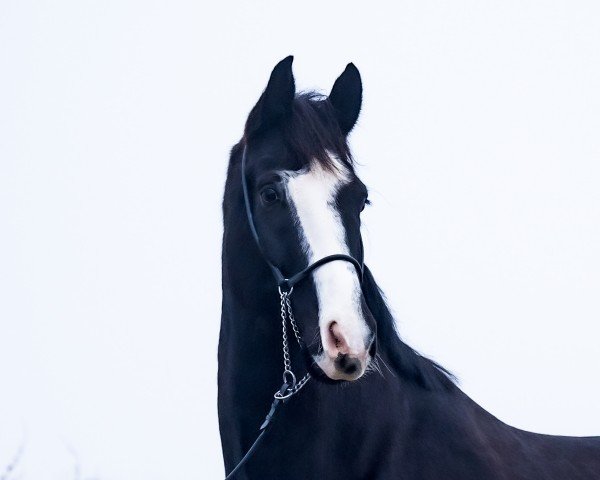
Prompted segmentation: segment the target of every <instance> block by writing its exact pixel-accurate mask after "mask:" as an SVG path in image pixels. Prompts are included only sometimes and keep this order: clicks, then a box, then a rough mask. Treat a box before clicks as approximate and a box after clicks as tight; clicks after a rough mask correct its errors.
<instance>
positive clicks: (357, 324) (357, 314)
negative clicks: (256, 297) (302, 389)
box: [286, 157, 369, 375]
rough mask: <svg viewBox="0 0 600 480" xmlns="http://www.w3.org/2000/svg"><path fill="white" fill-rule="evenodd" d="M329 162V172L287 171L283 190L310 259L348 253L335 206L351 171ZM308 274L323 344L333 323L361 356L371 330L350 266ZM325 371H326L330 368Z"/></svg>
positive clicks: (327, 267)
mask: <svg viewBox="0 0 600 480" xmlns="http://www.w3.org/2000/svg"><path fill="white" fill-rule="evenodd" d="M332 160H333V161H334V164H335V167H336V168H335V169H333V170H327V169H325V168H323V167H322V166H321V165H320V164H319V163H318V162H313V163H312V164H311V165H310V168H308V169H305V170H302V171H300V172H292V173H288V175H286V176H287V177H288V181H287V191H288V194H289V198H290V199H291V202H292V204H293V205H294V209H295V213H296V215H297V221H298V224H299V227H300V236H301V238H302V240H303V244H304V245H303V247H304V249H305V250H306V253H307V255H308V259H309V262H310V263H313V262H315V261H317V260H319V259H321V258H323V257H326V256H327V255H333V254H336V253H342V254H346V255H350V251H349V249H348V245H347V244H346V232H345V228H344V225H343V223H342V219H341V217H340V214H339V212H338V210H337V208H336V197H337V193H338V191H339V189H340V188H341V187H342V186H344V185H345V184H348V183H349V182H350V175H349V172H348V170H347V167H345V166H344V165H343V164H342V163H341V162H340V161H339V159H337V158H335V157H332ZM312 275H313V278H314V281H315V286H316V291H317V300H318V305H319V328H320V331H321V339H323V343H325V342H324V339H326V338H329V332H328V328H329V325H330V323H331V322H332V321H335V322H337V323H338V324H339V326H340V327H341V328H342V330H343V331H344V333H345V339H346V341H347V343H348V347H349V353H350V354H352V355H360V354H363V355H364V350H365V339H366V338H367V336H368V335H369V329H368V327H367V324H366V322H365V320H364V318H363V313H362V309H361V304H360V298H361V289H360V282H359V278H358V275H357V273H356V269H355V267H354V265H352V264H351V263H349V262H345V261H333V262H329V263H326V264H325V265H322V266H321V267H319V268H317V269H316V270H314V271H313V273H312ZM325 354H326V352H325V353H324V355H325ZM323 360H324V358H323ZM319 363H321V362H319ZM328 367H329V368H327V370H330V369H331V368H333V367H332V365H328ZM325 373H327V374H328V375H329V374H330V373H332V372H331V370H330V371H326V372H325Z"/></svg>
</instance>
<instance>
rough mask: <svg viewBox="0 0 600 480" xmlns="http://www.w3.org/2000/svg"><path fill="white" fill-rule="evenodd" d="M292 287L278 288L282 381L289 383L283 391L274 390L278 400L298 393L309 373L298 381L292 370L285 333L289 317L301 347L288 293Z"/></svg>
mask: <svg viewBox="0 0 600 480" xmlns="http://www.w3.org/2000/svg"><path fill="white" fill-rule="evenodd" d="M293 290H294V289H293V288H291V289H290V290H288V291H287V292H285V291H283V290H281V288H279V301H280V306H281V308H280V311H281V338H282V344H283V382H284V384H287V385H289V386H288V387H287V389H286V390H285V391H283V392H282V391H280V390H278V391H277V392H275V395H274V397H275V398H276V399H278V400H285V399H286V398H290V397H291V396H292V395H294V394H296V393H298V391H299V390H300V389H301V388H302V387H303V386H304V385H306V382H308V380H309V379H310V373H307V374H306V375H304V377H302V378H301V379H300V380H299V381H297V380H296V375H294V372H293V371H292V361H291V358H290V346H289V342H288V334H287V322H288V319H289V322H290V325H291V326H292V331H293V332H294V336H295V337H296V341H297V342H298V345H299V346H300V348H302V337H301V335H300V330H299V329H298V325H297V324H296V319H295V318H294V314H293V312H292V304H291V301H290V295H291V294H292V292H293Z"/></svg>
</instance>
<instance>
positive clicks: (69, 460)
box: [0, 0, 600, 480]
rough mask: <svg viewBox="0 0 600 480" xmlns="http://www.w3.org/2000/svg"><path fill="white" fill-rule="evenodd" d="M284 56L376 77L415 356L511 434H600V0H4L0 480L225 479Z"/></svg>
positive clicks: (371, 150) (388, 233) (0, 10)
mask: <svg viewBox="0 0 600 480" xmlns="http://www.w3.org/2000/svg"><path fill="white" fill-rule="evenodd" d="M288 54H294V55H295V57H296V60H295V62H294V71H295V73H296V79H297V84H298V85H299V86H300V87H301V88H315V87H316V88H320V89H323V90H325V91H328V90H329V88H330V87H331V85H332V84H333V81H334V80H335V78H336V76H337V75H339V74H340V73H341V72H342V70H343V69H344V66H345V65H346V63H347V62H349V61H353V62H355V64H356V65H357V66H358V68H359V69H360V71H361V73H362V76H363V82H364V88H365V93H364V107H363V112H362V116H361V119H360V122H359V125H358V126H357V128H356V130H355V131H354V133H353V135H352V145H353V147H354V152H355V156H356V158H357V160H358V161H359V162H360V164H361V167H360V168H359V172H360V173H361V175H362V177H363V179H364V180H365V182H366V183H367V184H368V185H369V187H370V189H371V198H372V200H373V207H372V208H370V209H368V211H367V212H366V213H365V229H364V235H365V246H366V256H367V262H368V264H369V265H370V266H371V268H372V270H373V271H374V273H375V274H376V277H377V278H378V280H379V281H380V283H381V285H382V286H383V287H384V289H385V291H386V292H387V294H388V297H389V299H390V302H391V304H392V306H393V307H394V309H395V311H396V313H397V317H398V323H399V327H400V331H401V333H402V335H403V336H404V338H405V340H407V341H408V342H409V343H410V344H411V345H412V346H414V347H416V348H417V349H419V350H420V351H422V352H423V353H425V354H428V355H430V356H432V357H433V358H434V359H436V360H438V361H440V362H441V363H442V364H443V365H445V366H447V367H448V368H450V369H451V370H452V371H453V372H455V373H456V374H457V376H458V377H459V378H460V380H461V386H462V388H463V389H464V390H465V391H466V392H467V393H468V394H470V395H471V396H472V397H473V398H474V399H475V400H476V401H477V402H479V403H480V404H481V405H483V406H484V407H485V408H486V409H488V410H490V411H491V412H492V413H494V414H495V415H497V416H498V417H499V418H500V419H502V420H504V421H506V422H508V423H511V424H513V425H516V426H518V427H521V428H525V429H529V430H534V431H539V432H545V433H555V434H570V435H591V434H597V435H598V434H600V380H599V377H600V366H599V364H600V362H599V354H600V346H599V339H600V326H599V325H600V302H599V293H600V247H599V246H600V193H599V191H600V188H599V187H600V134H599V132H600V88H599V85H600V3H598V2H595V1H593V0H590V1H587V2H586V1H572V0H569V1H566V0H564V1H553V2H548V1H539V2H535V1H523V0H518V1H503V2H485V1H481V0H472V1H461V2H441V1H440V2H431V1H423V0H419V1H413V2H406V1H402V2H389V3H388V4H386V5H378V6H374V4H371V5H369V6H368V5H367V3H365V2H350V1H344V2H307V1H304V2H280V1H279V2H275V1H273V2H211V3H210V4H206V3H202V2H198V1H189V2H185V1H169V2H166V1H163V2H158V1H154V2H148V1H137V2H136V1H130V0H127V1H125V0H119V1H101V2H100V1H96V2H91V1H89V2H81V1H71V2H67V1H62V2H42V1H38V2H29V1H25V0H3V1H2V3H1V4H0V221H1V227H0V229H1V230H0V476H1V472H2V466H4V465H6V464H8V463H9V462H10V459H11V458H12V456H13V455H14V454H15V452H16V450H17V449H18V447H19V444H20V443H21V442H22V440H23V439H24V438H25V439H26V440H25V451H24V455H23V457H22V459H21V462H20V464H19V471H18V472H17V475H15V476H14V478H20V479H21V480H38V479H45V480H77V479H79V480H91V479H98V480H138V479H139V480H154V479H157V480H158V479H194V478H195V479H204V478H215V479H218V478H221V476H222V472H223V469H222V464H221V462H222V461H221V453H220V443H219V435H218V429H217V412H216V369H217V364H216V350H217V338H218V329H219V318H220V296H221V289H220V281H221V280H220V241H221V238H220V236H221V216H220V202H221V195H222V186H223V181H224V174H225V168H226V162H227V158H228V151H229V148H230V146H231V145H232V144H233V143H234V142H235V141H237V139H238V138H239V137H240V135H241V132H242V127H243V123H244V120H245V117H246V114H247V113H248V111H249V109H250V108H251V107H252V105H253V104H254V102H255V101H256V99H257V98H258V96H259V94H260V92H261V90H262V89H263V88H264V86H265V85H266V81H267V78H268V75H269V73H270V71H271V68H272V67H273V66H274V65H275V63H276V62H277V61H278V60H280V59H281V58H283V57H285V56H286V55H288ZM77 469H79V473H77Z"/></svg>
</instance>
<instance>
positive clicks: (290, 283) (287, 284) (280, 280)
mask: <svg viewBox="0 0 600 480" xmlns="http://www.w3.org/2000/svg"><path fill="white" fill-rule="evenodd" d="M246 156H247V145H244V151H243V153H242V165H241V175H242V190H243V191H244V204H245V207H246V217H247V218H248V225H249V226H250V232H251V233H252V237H253V238H254V242H255V243H256V245H257V247H258V250H259V251H260V253H261V256H262V257H263V258H264V260H265V262H266V263H267V265H268V266H269V268H270V269H271V272H273V276H274V277H275V281H276V282H277V286H278V287H279V288H281V289H283V290H290V289H291V288H293V287H294V285H296V284H297V283H298V282H300V281H302V280H304V279H305V278H306V277H307V276H308V275H310V274H311V273H312V272H313V271H314V270H315V269H317V268H319V267H321V266H323V265H325V264H326V263H329V262H334V261H336V260H340V261H344V262H349V263H351V264H352V265H354V268H356V273H357V274H358V278H359V279H360V281H361V283H362V278H363V270H364V268H363V264H362V263H361V262H359V261H358V260H357V259H356V258H354V257H351V256H350V255H346V254H343V253H335V254H333V255H327V256H326V257H323V258H320V259H319V260H317V261H315V262H313V263H311V264H310V265H308V266H307V267H306V268H304V269H303V270H301V271H300V272H298V273H296V274H294V275H291V276H290V277H286V276H285V275H284V274H283V273H282V272H281V270H280V269H279V268H278V267H277V266H275V265H274V264H273V263H272V262H271V261H270V260H269V257H268V256H267V255H266V252H265V250H264V248H263V246H262V244H261V243H260V238H259V236H258V231H257V230H256V225H255V223H254V215H253V214H252V204H251V202H250V189H249V188H248V179H247V178H246ZM360 246H361V250H362V239H361V242H360Z"/></svg>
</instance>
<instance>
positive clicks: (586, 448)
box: [218, 56, 600, 480]
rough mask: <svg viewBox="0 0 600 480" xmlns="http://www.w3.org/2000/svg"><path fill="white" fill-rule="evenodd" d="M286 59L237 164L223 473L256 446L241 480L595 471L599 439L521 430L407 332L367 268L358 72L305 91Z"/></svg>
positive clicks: (230, 236)
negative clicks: (327, 87)
mask: <svg viewBox="0 0 600 480" xmlns="http://www.w3.org/2000/svg"><path fill="white" fill-rule="evenodd" d="M292 61H293V58H292V57H291V56H290V57H287V58H285V59H283V60H282V61H281V62H279V63H278V64H277V65H276V66H275V68H274V69H273V71H272V72H271V75H270V78H269V81H268V83H267V86H266V88H265V90H264V91H263V93H262V95H261V96H260V98H259V100H258V102H257V103H256V105H255V106H254V107H253V108H252V110H251V112H250V114H249V115H248V118H247V121H246V124H245V128H244V133H243V137H242V139H241V140H240V141H239V142H238V143H237V144H236V145H235V146H234V147H233V148H232V150H231V153H230V158H229V166H228V170H227V179H226V183H225V193H224V199H223V221H224V231H223V244H222V249H223V250H222V288H223V297H222V317H221V328H220V338H219V348H218V413H219V429H220V434H221V443H222V450H223V457H224V463H225V471H226V472H227V473H231V472H232V471H233V470H234V468H236V465H238V463H239V462H240V461H241V460H242V458H247V457H244V456H245V454H246V452H247V451H248V450H249V449H251V447H252V452H251V453H252V456H251V458H249V459H248V461H247V462H246V463H245V464H244V465H243V466H242V467H241V468H239V469H237V468H236V472H235V475H236V476H235V478H238V479H242V478H245V479H283V478H285V479H288V480H307V479H326V480H338V479H339V480H342V479H343V480H351V479H402V480H417V479H418V480H500V479H502V480H541V479H546V480H555V479H556V480H558V479H560V480H567V479H568V480H584V479H600V437H564V436H550V435H541V434H535V433H530V432H527V431H523V430H519V429H517V428H514V427H511V426H509V425H507V424H505V423H503V422H501V421H500V420H498V419H497V418H495V417H494V416H493V415H491V414H490V413H488V412H487V411H485V410H484V409H483V408H482V407H480V406H479V405H477V404H476V403H475V402H474V401H473V400H471V399H470V398H469V397H468V396H467V395H466V394H465V393H463V392H462V391H461V390H460V388H459V387H458V386H457V385H456V382H455V380H454V378H453V376H452V375H451V374H450V373H449V372H448V371H446V370H445V369H444V368H442V367H441V366H440V365H438V364H436V363H434V362H433V361H431V360H429V359H427V358H426V357H424V356H422V355H420V354H419V353H417V352H416V351H415V350H413V349H412V348H411V347H410V346H408V345H407V344H406V343H404V342H403V341H402V340H401V338H400V336H399V334H398V332H397V330H396V327H395V322H394V318H393V316H392V314H391V313H390V309H389V308H388V306H387V304H386V301H385V298H384V295H383V293H382V291H381V290H380V288H379V287H378V285H377V283H376V282H375V279H374V278H373V275H372V273H371V271H370V270H369V268H368V267H367V266H366V265H364V252H363V247H362V240H361V232H360V227H361V218H360V216H361V211H362V210H363V209H364V208H365V206H366V205H367V204H368V203H369V199H368V190H367V188H366V186H365V185H364V184H363V183H362V182H361V180H360V179H359V178H358V176H357V174H356V171H355V168H354V161H353V158H352V154H351V151H350V148H349V146H348V134H349V133H350V131H351V130H352V129H353V127H354V125H355V123H356V121H357V119H358V116H359V113H360V109H361V104H362V81H361V76H360V73H359V71H358V69H357V68H356V67H355V66H354V65H353V64H348V66H347V67H346V69H345V70H344V72H343V73H342V74H341V75H340V76H339V77H338V78H337V80H336V81H335V83H334V85H333V88H332V89H331V92H330V94H329V96H325V95H321V94H318V93H316V92H304V93H297V92H296V87H295V81H294V76H293V73H292ZM307 266H308V267H307ZM297 272H300V273H297ZM290 279H292V280H290ZM282 372H284V373H283V382H284V383H283V386H282V387H281V388H279V389H278V387H279V385H281V382H282ZM274 392H275V397H276V399H275V400H273V396H274ZM280 400H281V401H282V402H284V401H285V404H284V405H282V406H281V407H278V413H277V416H276V418H274V419H272V417H273V415H272V414H273V411H274V410H275V406H276V404H277V403H278V402H279V401H280ZM271 404H273V407H272V408H271V412H270V413H269V415H267V420H266V421H265V424H267V423H269V420H271V419H272V421H271V422H270V425H269V429H268V430H265V431H264V433H263V434H261V437H262V436H263V435H264V438H261V443H260V445H259V446H258V447H256V443H255V439H256V437H257V435H258V433H259V426H260V425H261V422H263V419H264V417H265V414H266V413H267V412H268V410H269V405H271ZM255 447H256V448H255Z"/></svg>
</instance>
